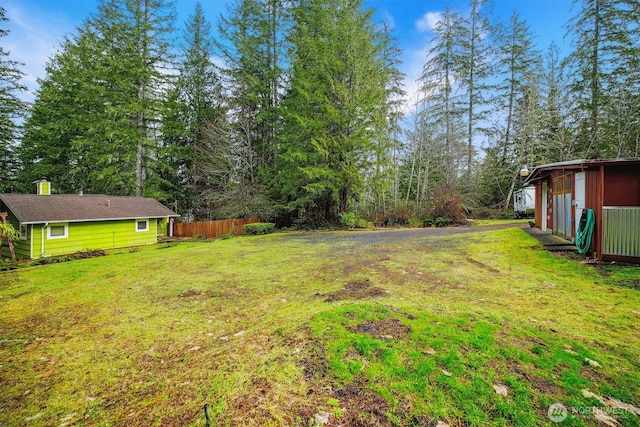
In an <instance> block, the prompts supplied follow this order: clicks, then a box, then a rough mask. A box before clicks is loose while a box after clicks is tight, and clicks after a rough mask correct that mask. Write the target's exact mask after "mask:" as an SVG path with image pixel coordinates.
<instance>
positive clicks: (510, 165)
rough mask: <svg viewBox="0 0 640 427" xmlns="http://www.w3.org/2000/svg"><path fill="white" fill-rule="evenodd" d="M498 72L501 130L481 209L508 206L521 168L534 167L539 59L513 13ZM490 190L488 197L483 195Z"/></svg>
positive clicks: (500, 40)
mask: <svg viewBox="0 0 640 427" xmlns="http://www.w3.org/2000/svg"><path fill="white" fill-rule="evenodd" d="M496 39H497V45H498V46H499V48H498V64H497V65H498V70H499V72H500V77H501V79H500V80H501V81H502V82H503V83H502V84H500V85H499V86H498V87H497V88H496V89H497V91H496V102H497V105H498V108H499V111H501V112H504V117H505V119H504V125H503V126H501V128H500V129H499V130H498V132H499V133H498V135H499V137H498V138H497V139H496V141H495V147H494V148H493V149H490V150H488V152H487V157H486V160H487V165H485V166H489V167H485V171H484V172H483V175H484V176H483V177H482V178H481V180H480V185H481V188H483V192H484V195H483V198H484V200H483V204H486V205H489V206H501V207H502V208H503V209H504V210H505V211H506V210H507V209H508V208H509V206H510V201H511V196H512V195H513V191H514V190H515V189H516V187H517V186H518V185H519V183H520V181H519V179H520V175H519V171H520V168H521V167H522V165H523V164H525V163H530V164H531V162H533V161H534V159H533V157H532V156H533V154H532V153H533V152H532V145H533V143H534V141H533V140H532V139H533V138H534V135H535V136H537V133H538V132H537V126H538V125H539V123H540V119H539V115H538V113H539V107H540V99H539V84H540V83H539V78H538V75H539V74H540V73H541V71H540V54H539V53H538V51H537V50H536V49H535V48H534V41H533V40H534V37H533V34H531V31H530V28H529V26H528V25H527V23H526V22H525V21H523V20H521V19H520V17H519V15H518V13H517V12H515V11H514V12H513V13H512V15H511V17H510V19H509V21H508V23H507V25H506V26H504V27H502V29H501V31H500V32H499V33H498V35H497V37H496ZM488 190H490V191H488Z"/></svg>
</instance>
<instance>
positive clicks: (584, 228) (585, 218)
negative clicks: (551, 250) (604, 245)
mask: <svg viewBox="0 0 640 427" xmlns="http://www.w3.org/2000/svg"><path fill="white" fill-rule="evenodd" d="M595 224H596V215H595V213H594V212H593V209H584V210H583V211H582V216H581V217H580V224H579V225H578V230H576V248H577V249H578V253H579V254H586V253H587V251H588V250H589V247H590V246H591V236H592V235H593V227H594V226H595Z"/></svg>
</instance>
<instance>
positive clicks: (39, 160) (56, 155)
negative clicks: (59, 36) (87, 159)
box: [18, 37, 97, 193]
mask: <svg viewBox="0 0 640 427" xmlns="http://www.w3.org/2000/svg"><path fill="white" fill-rule="evenodd" d="M84 46H86V41H85V38H84V37H78V38H77V39H76V41H75V42H73V41H71V40H69V39H67V40H65V41H64V43H63V44H62V46H61V48H60V50H59V51H58V52H57V53H56V55H55V56H54V57H53V58H52V59H51V60H49V62H48V63H47V65H46V67H45V71H46V75H47V77H46V78H44V79H42V80H39V83H40V88H39V89H38V91H37V93H36V98H35V102H34V104H33V107H32V108H31V112H30V113H31V114H30V115H29V117H28V118H27V120H26V122H25V126H24V129H25V130H24V136H23V138H22V142H21V144H20V147H19V150H18V153H19V157H20V160H21V163H22V165H23V167H22V169H21V171H20V173H19V181H20V183H21V190H22V191H24V192H32V191H33V189H32V182H33V181H35V180H37V179H41V178H47V179H49V180H50V181H51V182H52V183H53V185H54V190H55V191H59V192H62V193H70V192H75V191H78V190H79V189H81V188H84V189H85V190H87V191H91V190H92V185H91V182H90V181H89V177H88V176H87V175H88V174H89V171H88V170H83V169H82V168H84V167H86V166H88V165H85V164H84V163H83V162H82V157H83V156H82V153H80V152H78V147H77V146H76V145H75V141H76V139H77V138H79V137H81V136H82V135H85V134H86V133H87V132H89V131H90V129H92V122H93V120H94V119H97V117H96V114H95V113H94V109H95V105H91V102H90V99H92V98H89V97H87V91H86V90H85V87H86V86H87V84H86V83H85V78H86V77H87V75H88V70H87V69H86V68H85V67H86V64H87V62H89V61H87V60H86V58H85V56H84V54H85V51H84V50H83V47H84ZM96 102H97V100H96V99H95V98H94V99H93V101H92V103H93V104H95V103H96ZM81 171H82V172H81Z"/></svg>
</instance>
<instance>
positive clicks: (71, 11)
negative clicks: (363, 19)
mask: <svg viewBox="0 0 640 427" xmlns="http://www.w3.org/2000/svg"><path fill="white" fill-rule="evenodd" d="M196 2H197V0H176V2H175V4H176V10H177V13H178V16H177V18H178V19H177V25H179V26H181V25H182V24H183V23H184V21H185V20H186V19H187V18H188V17H189V16H190V15H192V14H193V10H194V7H195V4H196ZM230 2H231V0H200V3H201V4H202V6H203V9H204V11H205V15H206V17H207V19H208V20H209V22H211V23H212V26H213V28H215V23H216V22H217V19H218V16H219V15H220V13H224V12H225V11H226V3H230ZM1 4H2V6H3V7H4V8H5V9H6V11H7V17H8V18H9V20H10V21H9V25H8V29H9V30H10V31H11V32H10V34H9V35H8V36H7V37H4V38H3V39H2V40H0V42H1V43H2V45H3V47H4V48H5V50H8V51H10V52H11V56H10V58H11V59H13V60H16V61H20V62H22V63H24V64H25V66H24V67H22V70H23V71H24V72H25V73H26V74H27V76H26V77H25V83H26V84H27V86H28V87H29V88H30V90H32V91H34V90H36V89H37V78H38V77H40V78H42V77H44V65H45V64H46V62H47V61H48V60H49V58H51V57H52V56H53V55H54V54H55V52H56V49H57V48H58V47H59V46H60V43H61V42H62V40H63V38H64V36H65V34H71V33H74V32H75V28H76V27H78V26H79V25H81V24H82V22H83V21H84V20H85V19H86V18H87V17H88V16H89V14H90V13H93V12H95V11H96V7H97V4H98V0H3V1H2V3H1ZM364 4H365V6H366V7H368V8H373V9H375V11H376V13H375V17H376V20H379V21H381V20H382V19H386V20H387V22H391V23H392V24H393V25H394V26H395V30H396V33H395V34H396V37H397V38H398V44H399V46H400V48H402V49H403V54H402V57H401V59H402V65H401V66H400V68H401V71H403V72H404V73H405V74H406V75H407V78H406V82H405V84H406V86H407V92H409V96H411V94H412V92H413V91H414V88H415V87H416V85H415V79H416V77H417V75H418V73H419V72H420V70H421V68H422V65H423V64H424V62H425V57H426V51H427V49H428V42H429V40H430V39H431V37H432V33H431V32H430V29H429V26H430V25H431V24H433V22H434V20H435V19H437V16H438V13H440V12H442V11H444V10H445V8H446V7H447V6H449V7H450V8H451V9H454V10H458V11H461V12H464V11H465V10H466V9H467V4H468V0H364ZM494 4H495V7H494V14H495V15H496V16H499V17H501V18H502V19H503V20H505V21H506V20H507V19H508V18H509V16H510V15H511V13H512V12H513V11H514V10H516V11H518V12H519V14H520V17H521V18H522V19H525V20H526V21H527V23H528V24H529V25H530V27H531V31H532V32H533V33H534V34H535V35H536V36H537V37H536V41H537V44H538V47H539V48H540V49H542V50H544V49H545V48H546V47H547V46H548V45H549V43H550V42H551V41H552V40H555V42H556V43H557V44H558V45H559V46H560V47H561V49H563V50H565V51H567V50H568V49H569V46H568V45H567V43H568V41H565V40H564V35H565V33H566V29H565V25H566V22H567V20H568V18H569V17H570V16H572V15H573V12H572V9H571V5H572V0H494ZM30 98H32V97H30Z"/></svg>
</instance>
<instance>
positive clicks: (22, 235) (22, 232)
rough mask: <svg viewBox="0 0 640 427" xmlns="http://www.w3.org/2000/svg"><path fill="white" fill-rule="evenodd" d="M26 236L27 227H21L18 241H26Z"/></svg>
mask: <svg viewBox="0 0 640 427" xmlns="http://www.w3.org/2000/svg"><path fill="white" fill-rule="evenodd" d="M27 238H28V235H27V226H26V225H21V226H20V240H27Z"/></svg>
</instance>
